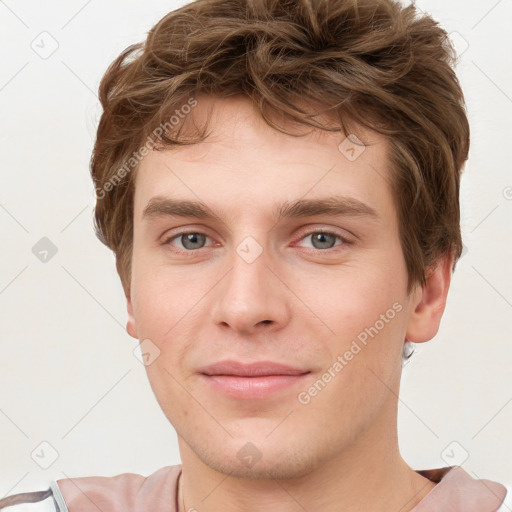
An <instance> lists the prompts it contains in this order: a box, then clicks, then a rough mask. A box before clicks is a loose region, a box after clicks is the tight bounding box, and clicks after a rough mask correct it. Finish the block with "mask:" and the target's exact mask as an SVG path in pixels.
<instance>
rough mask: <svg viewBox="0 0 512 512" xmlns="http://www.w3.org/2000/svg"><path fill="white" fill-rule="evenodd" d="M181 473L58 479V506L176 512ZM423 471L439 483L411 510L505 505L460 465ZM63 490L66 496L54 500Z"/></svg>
mask: <svg viewBox="0 0 512 512" xmlns="http://www.w3.org/2000/svg"><path fill="white" fill-rule="evenodd" d="M180 473H181V464H179V465H175V466H165V467H163V468H160V469H159V470H157V471H155V472H154V473H152V474H151V475H149V476H148V477H144V476H142V475H137V474H134V473H123V474H120V475H117V476H113V477H101V476H89V477H80V478H66V479H62V480H57V484H58V487H57V486H54V487H53V490H54V497H55V499H56V501H57V503H58V504H59V500H61V499H62V498H63V500H64V501H65V504H64V503H60V504H59V505H60V508H61V509H62V512H98V510H104V511H107V510H108V512H171V510H172V509H171V508H170V507H171V504H174V506H175V507H176V510H178V504H177V503H176V501H177V490H178V477H179V475H180ZM418 473H419V474H421V475H422V476H424V477H426V478H429V479H430V480H432V481H434V482H436V483H437V485H436V486H435V487H434V488H433V489H432V490H431V491H430V492H429V494H427V496H425V498H423V500H422V501H421V502H420V503H418V505H416V507H414V509H413V510H412V511H411V512H498V511H500V508H501V507H502V505H504V499H505V495H506V494H507V489H506V488H505V487H504V486H503V485H501V484H499V483H496V482H491V481H490V480H477V479H474V478H472V477H471V476H470V475H469V474H468V473H467V472H466V471H464V470H463V469H462V468H461V467H459V466H453V467H447V468H442V469H432V470H423V471H418ZM59 491H60V493H61V496H55V494H58V492H59ZM507 498H508V497H507ZM64 505H65V507H67V509H66V508H63V507H64ZM505 507H506V505H505ZM507 508H508V507H507ZM502 510H504V511H505V508H503V509H502ZM509 510H510V509H509Z"/></svg>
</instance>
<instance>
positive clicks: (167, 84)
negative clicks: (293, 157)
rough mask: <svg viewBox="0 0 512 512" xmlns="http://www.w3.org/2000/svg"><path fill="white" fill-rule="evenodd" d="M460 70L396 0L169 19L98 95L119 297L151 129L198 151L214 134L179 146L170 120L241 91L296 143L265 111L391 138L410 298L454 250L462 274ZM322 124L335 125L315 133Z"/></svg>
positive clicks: (245, 4) (100, 231) (272, 4)
mask: <svg viewBox="0 0 512 512" xmlns="http://www.w3.org/2000/svg"><path fill="white" fill-rule="evenodd" d="M454 59H455V54H454V50H453V47H452V45H451V44H450V42H449V39H448V36H447V33H446V32H445V31H444V30H443V29H442V28H440V27H439V25H438V24H437V22H436V21H434V20H433V19H432V18H431V17H430V16H427V15H421V16H419V15H418V13H417V12H416V10H415V7H414V6H413V5H411V6H408V7H403V6H401V5H400V4H399V3H398V2H396V1H393V0H314V1H313V0H196V1H194V2H192V3H190V4H187V5H185V6H183V7H181V8H179V9H177V10H175V11H172V12H170V13H169V14H167V15H166V16H164V17H163V18H162V19H161V20H160V21H159V22H158V23H157V24H156V25H155V26H154V27H153V28H152V29H151V30H150V31H149V33H148V36H147V39H146V41H145V42H144V43H138V44H134V45H131V46H129V47H128V48H126V49H125V50H124V51H123V52H122V53H121V55H119V57H118V58H117V59H116V60H115V61H114V62H113V63H112V64H111V65H110V66H109V68H108V70H107V71H106V73H105V75H104V76H103V78H102V80H101V84H100V87H99V93H100V101H101V104H102V106H103V109H104V112H103V114H102V116H101V120H100V123H99V127H98V131H97V139H96V143H95V146H94V151H93V154H92V158H91V174H92V177H93V180H94V183H95V187H96V190H97V192H99V193H98V194H97V203H96V209H95V225H96V233H97V236H98V237H99V238H100V240H101V241H102V242H103V243H105V244H106V245H107V246H108V247H110V248H111V249H112V250H113V251H114V252H115V254H116V261H117V270H118V272H119V275H120V277H121V281H122V284H123V287H124V289H125V293H127V294H128V293H129V289H130V275H131V271H130V270H131V253H132V244H133V193H134V181H135V170H136V169H137V167H138V162H137V159H135V158H134V155H139V153H140V151H139V150H140V148H141V146H142V145H143V144H144V141H146V140H149V139H151V138H152V136H151V133H153V134H155V133H156V132H155V127H157V126H166V129H165V130H164V132H163V133H160V132H161V131H162V130H160V132H158V144H159V147H172V146H173V145H177V144H192V143H197V142H200V141H202V140H204V139H205V138H206V137H207V134H206V127H203V130H202V131H201V132H200V133H199V134H198V138H195V139H194V138H193V137H192V138H190V137H188V136H187V137H185V136H184V135H183V130H182V129H183V126H185V123H181V125H180V128H179V129H178V130H173V129H171V128H172V126H171V127H170V126H169V122H168V120H169V119H170V117H171V116H172V115H173V113H174V112H176V109H177V108H180V107H181V106H182V105H185V104H186V103H187V102H190V98H193V97H194V96H197V95H200V94H211V95H217V96H220V97H228V96H231V95H239V94H243V95H245V96H247V97H248V98H250V99H251V100H253V101H254V103H255V104H257V105H258V107H259V109H260V112H261V114H262V116H263V118H264V119H265V121H266V122H267V123H269V124H270V125H271V126H272V127H274V128H275V129H278V130H280V131H282V132H284V133H288V134H289V135H295V134H294V133H291V132H289V131H286V130H284V128H282V127H280V126H279V124H277V123H275V122H274V120H273V119H272V116H271V115H269V114H272V113H273V114H276V113H277V114H278V115H280V116H281V117H284V118H285V119H287V120H291V121H293V122H296V123H299V124H301V125H309V126H312V127H314V128H320V129H324V130H327V131H335V130H342V131H343V132H344V133H345V135H348V133H349V132H348V129H347V126H348V124H349V123H355V125H360V126H363V127H366V128H370V129H371V130H374V131H376V132H378V133H380V134H383V135H384V136H386V137H387V140H388V141H389V149H390V151H389V153H390V162H389V164H390V169H391V175H392V182H391V183H390V185H391V190H392V193H393V196H394V199H395V204H396V208H397V215H398V221H399V230H400V240H401V245H402V249H403V253H404V258H405V262H406V265H407V271H408V280H409V291H410V290H411V289H412V286H413V284H415V283H417V282H421V283H424V282H425V276H426V274H425V272H426V270H427V269H428V267H430V266H432V265H434V264H435V263H436V261H437V260H438V259H439V257H440V256H442V255H444V254H446V253H447V252H451V253H453V254H454V266H453V268H454V267H455V262H456V261H457V259H458V258H459V257H460V254H461V252H462V241H461V234H460V212H459V183H460V175H461V171H462V167H463V164H464V162H465V160H466V159H467V155H468V149H469V126H468V121H467V117H466V113H465V108H464V99H463V94H462V91H461V88H460V85H459V82H458V80H457V77H456V75H455V72H454V70H453V65H454V62H455V60H454ZM304 105H310V106H317V107H319V108H320V109H321V111H317V112H316V113H314V114H313V113H312V112H308V111H307V110H305V109H303V106H304ZM319 114H328V115H329V116H330V117H331V118H332V119H335V120H336V121H337V122H339V124H338V125H336V126H334V127H332V126H331V127H328V126H326V125H325V124H322V123H318V121H317V120H316V116H317V115H319ZM187 124H188V122H187ZM159 147H156V146H153V147H152V148H151V149H153V148H154V149H159ZM132 160H133V161H132ZM127 162H130V165H131V167H133V169H130V166H128V167H127ZM123 169H124V171H122V170H123Z"/></svg>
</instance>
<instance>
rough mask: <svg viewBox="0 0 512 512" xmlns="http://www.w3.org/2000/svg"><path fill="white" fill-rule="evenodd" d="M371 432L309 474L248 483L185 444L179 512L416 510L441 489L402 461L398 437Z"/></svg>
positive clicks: (374, 511)
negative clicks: (209, 463) (206, 461)
mask: <svg viewBox="0 0 512 512" xmlns="http://www.w3.org/2000/svg"><path fill="white" fill-rule="evenodd" d="M389 434H390V433H389V432H387V433H386V432H383V431H382V430H381V431H380V432H379V431H378V429H376V430H375V432H374V431H372V430H369V431H367V432H365V433H364V434H363V435H361V436H360V437H359V439H358V440H357V442H354V443H353V444H352V445H351V446H350V447H348V448H347V449H346V450H343V453H341V454H335V455H334V456H333V457H332V458H331V459H329V460H327V461H324V462H323V463H322V464H320V465H318V466H315V467H314V469H311V471H310V472H308V473H307V474H302V475H300V476H297V477H295V478H288V479H274V478H269V479H248V478H237V477H232V476H230V475H229V474H228V475H226V474H223V473H219V472H217V471H215V470H213V469H212V468H210V467H209V466H207V465H206V464H204V463H203V462H202V461H201V460H200V459H199V458H198V457H197V456H196V454H195V453H194V452H193V451H192V449H191V448H190V447H189V446H188V445H187V444H186V443H185V442H184V440H183V438H181V437H180V438H179V441H180V454H181V459H182V475H181V478H180V485H179V490H178V503H179V507H180V508H179V512H186V511H190V510H200V511H201V512H235V511H237V512H238V511H239V510H244V511H247V512H268V511H269V510H279V511H280V512H296V511H297V510H322V511H324V512H335V511H336V512H338V511H340V510H351V511H365V512H385V511H389V510H400V511H401V512H409V511H411V510H412V509H413V508H414V507H415V506H416V505H417V504H418V503H419V502H420V501H421V500H422V499H423V498H424V497H425V496H426V494H428V493H429V492H430V491H431V490H432V489H433V488H434V486H435V484H434V483H433V482H431V481H429V480H427V479H426V478H424V477H422V476H421V475H419V474H418V473H416V472H415V471H413V470H412V469H411V468H410V467H409V466H408V465H407V464H406V462H405V461H404V460H403V459H402V458H401V456H400V454H399V450H398V440H397V437H396V425H395V428H394V435H391V436H390V435H389Z"/></svg>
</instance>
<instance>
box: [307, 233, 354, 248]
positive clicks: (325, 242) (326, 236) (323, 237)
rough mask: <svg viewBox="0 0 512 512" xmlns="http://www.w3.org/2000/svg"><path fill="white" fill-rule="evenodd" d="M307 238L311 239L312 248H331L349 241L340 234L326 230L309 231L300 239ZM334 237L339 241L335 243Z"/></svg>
mask: <svg viewBox="0 0 512 512" xmlns="http://www.w3.org/2000/svg"><path fill="white" fill-rule="evenodd" d="M308 239H309V240H310V241H311V245H312V247H313V249H332V248H333V247H335V246H337V245H344V244H348V243H349V241H348V240H347V239H346V238H344V237H342V236H341V235H339V234H337V233H334V232H332V231H326V230H319V231H310V232H309V233H306V234H305V235H304V236H303V237H302V238H301V240H308ZM336 239H339V240H340V241H341V243H339V244H336Z"/></svg>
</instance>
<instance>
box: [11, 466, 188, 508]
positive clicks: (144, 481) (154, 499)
mask: <svg viewBox="0 0 512 512" xmlns="http://www.w3.org/2000/svg"><path fill="white" fill-rule="evenodd" d="M180 473H181V465H175V466H165V467H163V468H160V469H158V470H157V471H155V472H154V473H152V474H150V475H149V476H147V477H145V476H143V475H139V474H136V473H121V474H119V475H115V476H83V477H76V478H64V479H61V480H57V482H56V484H57V486H58V489H57V492H59V493H60V495H61V497H62V501H63V503H64V504H65V506H66V507H67V509H65V510H64V511H63V512H75V511H79V512H89V511H90V512H97V511H98V510H108V511H109V512H131V511H132V510H133V511H135V510H137V511H139V510H146V509H147V510H153V505H154V504H156V503H158V502H159V501H160V500H165V502H167V503H169V502H174V501H175V499H176V484H177V480H178V477H179V475H180ZM13 512H14V511H13Z"/></svg>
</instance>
